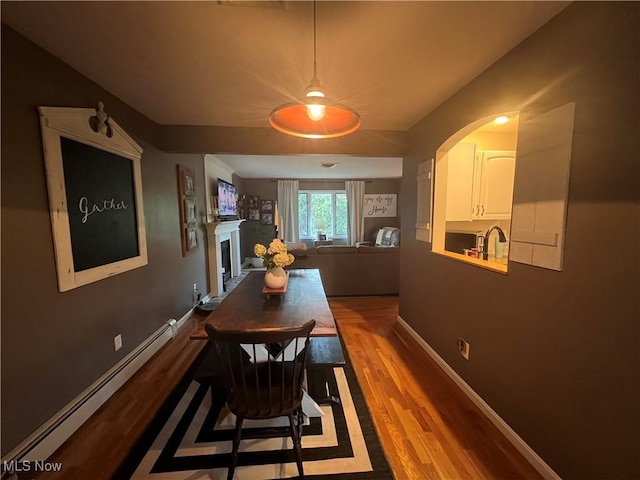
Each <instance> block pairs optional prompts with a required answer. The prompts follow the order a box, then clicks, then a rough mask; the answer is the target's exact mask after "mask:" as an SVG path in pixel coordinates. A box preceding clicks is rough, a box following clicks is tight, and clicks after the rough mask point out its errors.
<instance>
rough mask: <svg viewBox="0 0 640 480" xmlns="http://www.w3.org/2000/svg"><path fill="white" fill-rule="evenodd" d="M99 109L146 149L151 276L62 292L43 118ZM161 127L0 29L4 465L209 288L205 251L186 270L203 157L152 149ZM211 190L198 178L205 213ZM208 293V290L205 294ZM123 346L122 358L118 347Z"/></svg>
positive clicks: (139, 273) (139, 274) (128, 276)
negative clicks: (190, 173) (191, 209)
mask: <svg viewBox="0 0 640 480" xmlns="http://www.w3.org/2000/svg"><path fill="white" fill-rule="evenodd" d="M98 100H103V101H104V103H105V108H106V111H107V112H108V113H109V114H110V115H112V117H113V118H114V119H115V121H116V122H118V124H119V125H121V126H122V127H123V128H124V129H125V131H127V133H129V134H130V135H131V136H132V137H133V138H134V139H135V140H136V141H137V142H138V143H140V144H141V146H142V147H143V148H144V152H143V155H142V185H143V197H144V212H145V220H146V233H147V246H148V258H149V264H148V265H147V266H144V267H141V268H137V269H135V270H132V271H130V272H126V273H123V274H120V275H115V276H113V277H111V278H108V279H104V280H101V281H99V282H95V283H92V284H89V285H86V286H83V287H80V288H76V289H74V290H71V291H68V292H65V293H60V292H59V291H58V285H57V279H56V268H55V258H54V249H53V240H52V234H51V221H50V216H49V206H48V198H47V186H46V180H45V170H44V160H43V153H42V142H41V138H40V122H39V117H38V111H37V107H38V106H39V105H46V106H64V107H84V108H86V107H92V106H95V105H97V102H98ZM154 131H155V125H154V124H153V123H152V122H150V121H149V120H147V119H146V118H144V117H142V116H141V115H139V114H138V113H136V112H135V111H134V110H132V109H131V108H130V107H128V106H127V105H125V104H124V103H122V102H120V101H119V100H118V99H117V98H115V97H113V96H112V95H110V94H109V93H107V92H106V91H104V90H103V89H101V88H100V87H98V86H97V85H95V84H93V83H92V82H90V81H88V80H87V79H86V78H85V77H83V76H81V75H80V74H79V73H77V72H75V71H74V70H72V69H71V68H69V67H68V66H66V65H64V64H62V63H60V62H59V61H58V60H56V59H55V58H54V57H52V56H51V55H49V54H47V53H45V52H44V51H42V50H41V49H39V48H38V47H36V46H34V45H33V44H32V43H30V42H28V41H27V40H25V39H24V38H23V37H21V36H19V35H18V34H16V33H15V32H14V31H13V30H11V29H9V28H8V27H6V26H5V25H2V312H1V313H2V454H3V455H4V454H5V453H6V452H7V451H9V450H11V449H12V448H13V447H15V446H16V445H17V444H18V443H19V442H21V441H22V440H23V439H24V438H25V437H27V436H28V435H29V434H30V433H31V432H32V431H33V430H35V429H36V428H37V427H39V426H40V425H41V424H42V423H43V422H44V421H45V420H47V419H48V418H50V417H51V416H52V415H53V414H55V413H56V412H57V411H58V410H59V409H61V408H62V407H63V406H64V405H65V404H67V403H68V402H70V401H71V400H72V399H73V398H75V397H76V396H77V395H78V394H80V393H81V392H82V391H83V390H84V389H85V388H86V387H88V386H89V385H90V384H91V383H92V382H94V381H95V380H96V379H97V378H99V377H100V375H102V374H103V373H105V372H106V371H107V370H108V369H109V368H111V367H112V366H113V365H114V364H115V363H117V362H118V361H119V360H120V359H122V358H123V357H124V356H125V355H127V354H128V353H129V352H130V351H131V350H132V349H133V348H134V347H136V346H137V345H138V344H139V343H140V342H142V341H143V340H144V339H145V338H147V337H148V336H149V335H150V334H151V333H152V332H154V331H155V330H156V329H158V328H159V327H160V326H161V325H162V324H163V323H164V322H166V321H167V320H169V318H180V317H181V316H182V315H184V314H185V313H186V312H187V311H188V310H189V308H190V307H191V305H190V303H191V293H192V290H193V283H194V282H197V283H198V284H199V285H202V286H203V287H204V285H205V281H206V273H205V272H206V269H205V262H204V250H205V249H204V240H205V239H204V232H203V231H200V233H199V240H200V243H201V245H203V247H202V248H201V249H200V251H199V252H198V253H196V254H193V255H191V256H189V257H186V258H183V257H182V253H181V246H180V220H179V210H178V192H177V177H176V164H178V163H181V164H183V165H186V166H188V167H190V168H193V169H194V170H195V171H196V172H201V171H202V158H201V156H199V155H177V154H176V155H169V154H165V153H162V152H160V151H159V150H157V149H156V148H154V147H153V146H152V144H153V143H155V139H154V136H155V134H154ZM203 182H204V180H203V178H202V175H201V174H200V175H198V176H197V178H196V189H197V190H196V192H197V194H198V198H197V202H198V209H199V210H200V211H203V209H204V183H203ZM201 288H202V287H201ZM118 333H121V334H122V339H123V348H122V349H121V350H120V351H118V352H115V351H114V347H113V337H114V336H116V335H117V334H118Z"/></svg>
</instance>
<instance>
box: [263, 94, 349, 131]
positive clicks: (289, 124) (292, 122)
mask: <svg viewBox="0 0 640 480" xmlns="http://www.w3.org/2000/svg"><path fill="white" fill-rule="evenodd" d="M323 105H324V117H322V119H320V120H312V119H311V118H310V117H309V114H308V111H307V105H305V104H302V103H296V102H292V103H285V104H284V105H280V106H279V107H277V108H275V109H274V110H273V111H272V112H271V115H270V116H269V123H270V124H271V126H272V127H273V128H275V129H276V130H278V131H279V132H282V133H286V134H287V135H293V136H295V137H302V138H333V137H341V136H343V135H348V134H350V133H353V132H355V131H356V130H357V129H358V128H360V123H361V122H360V116H359V115H358V113H357V112H356V111H355V110H353V109H351V108H349V107H347V106H345V105H340V104H330V103H329V104H327V103H324V104H323Z"/></svg>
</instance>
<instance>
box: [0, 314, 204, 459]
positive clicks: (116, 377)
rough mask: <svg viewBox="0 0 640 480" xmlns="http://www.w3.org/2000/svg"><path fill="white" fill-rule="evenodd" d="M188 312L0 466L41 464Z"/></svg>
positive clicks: (34, 435)
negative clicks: (15, 463) (27, 462)
mask: <svg viewBox="0 0 640 480" xmlns="http://www.w3.org/2000/svg"><path fill="white" fill-rule="evenodd" d="M192 311H193V310H189V311H188V312H187V313H186V314H185V315H184V316H183V317H182V318H180V320H179V321H178V322H176V321H175V320H174V319H171V320H169V321H167V322H166V323H165V324H163V326H162V327H160V328H159V329H158V330H156V331H155V332H154V333H153V334H152V335H151V336H149V337H148V338H147V339H146V340H144V341H143V342H142V343H141V344H140V345H138V346H137V347H136V348H135V349H133V351H131V353H129V354H128V355H127V356H126V357H124V358H123V359H122V360H120V361H119V362H118V363H117V364H116V365H114V366H113V367H112V368H111V369H110V370H108V371H107V372H106V373H105V374H104V375H102V376H101V377H100V378H98V379H97V380H96V381H95V382H93V383H92V384H91V386H89V387H88V388H87V389H86V390H84V391H83V392H82V393H81V394H80V395H78V396H77V397H76V398H74V399H73V400H72V401H71V402H69V403H68V404H67V405H66V406H65V407H64V408H62V409H61V410H60V411H58V412H57V413H56V414H55V415H54V416H53V417H51V418H50V419H49V420H47V421H46V422H45V423H44V424H43V425H42V426H41V427H40V428H38V429H37V430H36V431H35V432H33V433H32V434H31V435H29V437H27V438H26V439H25V440H24V441H23V442H21V443H20V444H19V445H18V446H17V447H16V448H14V449H13V450H11V451H10V452H9V453H8V454H7V455H6V457H5V458H3V459H2V465H5V464H9V463H10V462H16V461H26V460H28V461H31V462H34V461H44V460H46V459H47V458H49V457H50V456H51V454H53V452H55V451H56V450H57V449H58V448H60V446H61V445H62V444H63V443H64V442H66V441H67V439H69V437H71V435H73V433H74V432H75V431H76V430H77V429H78V428H80V426H81V425H82V424H83V423H84V422H86V421H87V420H88V419H89V417H90V416H91V415H93V414H94V413H95V412H96V411H97V410H98V408H100V407H101V406H102V405H103V404H104V403H105V402H106V401H107V400H108V399H109V398H110V397H111V396H112V395H113V394H114V393H115V392H116V391H118V389H119V388H120V387H121V386H122V385H124V384H125V383H126V381H127V380H129V378H131V377H132V376H133V374H134V373H136V372H137V371H138V370H139V369H140V367H142V366H143V365H144V364H145V363H146V362H147V361H148V360H149V359H150V358H151V357H152V356H153V355H154V354H155V353H156V352H157V351H158V350H160V348H161V347H162V346H163V345H164V344H165V343H167V342H168V341H169V340H171V339H172V338H173V336H174V335H175V332H176V331H177V330H178V329H179V328H180V327H181V326H182V325H184V323H185V322H186V321H187V319H188V318H189V316H190V315H191V312H192Z"/></svg>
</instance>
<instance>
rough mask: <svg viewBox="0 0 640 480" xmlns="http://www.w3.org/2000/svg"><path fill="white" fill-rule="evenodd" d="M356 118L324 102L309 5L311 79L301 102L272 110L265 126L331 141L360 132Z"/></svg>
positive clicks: (343, 106) (352, 114) (353, 114)
mask: <svg viewBox="0 0 640 480" xmlns="http://www.w3.org/2000/svg"><path fill="white" fill-rule="evenodd" d="M360 123H361V122H360V115H358V113H357V112H356V111H355V110H353V109H352V108H349V107H347V106H346V105H341V104H339V103H333V102H330V101H328V100H327V99H326V98H325V95H324V89H323V88H322V85H320V81H319V80H318V77H317V75H316V2H315V1H314V2H313V78H312V79H311V83H310V84H309V86H308V87H307V89H306V91H305V99H304V101H301V102H291V103H285V104H284V105H280V106H279V107H276V108H274V109H273V110H272V111H271V114H270V115H269V124H270V125H271V126H272V127H273V128H275V129H276V130H278V131H279V132H282V133H286V134H287V135H293V136H295V137H302V138H334V137H341V136H343V135H348V134H350V133H353V132H355V131H356V130H357V129H358V128H360Z"/></svg>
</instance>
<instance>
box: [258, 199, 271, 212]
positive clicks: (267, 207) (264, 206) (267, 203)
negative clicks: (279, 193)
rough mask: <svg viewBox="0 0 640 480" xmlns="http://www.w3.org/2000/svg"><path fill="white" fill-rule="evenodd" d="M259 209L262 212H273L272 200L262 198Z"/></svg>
mask: <svg viewBox="0 0 640 480" xmlns="http://www.w3.org/2000/svg"><path fill="white" fill-rule="evenodd" d="M260 211H261V212H262V213H273V200H262V202H260Z"/></svg>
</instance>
